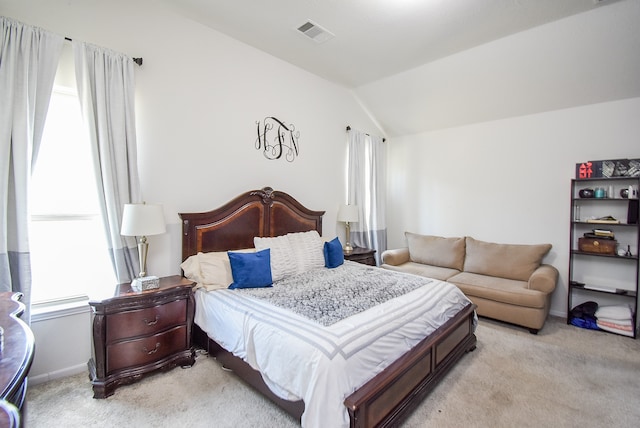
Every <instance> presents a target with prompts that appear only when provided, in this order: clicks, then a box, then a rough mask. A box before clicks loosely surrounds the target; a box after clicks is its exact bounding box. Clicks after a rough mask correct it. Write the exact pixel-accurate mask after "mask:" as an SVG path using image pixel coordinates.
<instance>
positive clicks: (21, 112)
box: [0, 17, 64, 322]
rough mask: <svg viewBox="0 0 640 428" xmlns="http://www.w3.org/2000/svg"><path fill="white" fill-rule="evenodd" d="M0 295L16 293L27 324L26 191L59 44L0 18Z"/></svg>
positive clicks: (49, 36)
mask: <svg viewBox="0 0 640 428" xmlns="http://www.w3.org/2000/svg"><path fill="white" fill-rule="evenodd" d="M0 31H1V32H2V36H1V37H2V38H1V40H0V165H1V167H0V189H1V190H0V191H1V192H2V197H1V198H0V215H1V216H2V228H0V291H19V292H22V293H23V294H24V297H23V298H22V301H23V302H24V303H25V305H26V307H27V310H26V313H25V314H24V315H23V319H24V320H25V321H26V322H29V321H30V315H29V314H30V305H31V261H30V253H29V233H28V225H29V204H28V189H29V181H30V176H31V171H32V168H33V165H34V164H35V162H36V157H37V154H38V149H39V147H40V142H41V139H42V132H43V129H44V122H45V118H46V115H47V110H48V108H49V100H50V99H51V91H52V89H53V82H54V78H55V75H56V69H57V64H58V59H59V57H60V53H61V52H62V44H63V43H64V38H63V37H62V36H59V35H57V34H53V33H50V32H47V31H44V30H42V29H40V28H37V27H32V26H29V25H26V24H23V23H20V22H17V21H14V20H11V19H8V18H5V17H0Z"/></svg>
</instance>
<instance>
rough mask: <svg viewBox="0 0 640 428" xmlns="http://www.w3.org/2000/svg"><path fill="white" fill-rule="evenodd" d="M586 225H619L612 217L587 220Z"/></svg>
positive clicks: (618, 221)
mask: <svg viewBox="0 0 640 428" xmlns="http://www.w3.org/2000/svg"><path fill="white" fill-rule="evenodd" d="M587 223H596V224H620V220H616V219H615V218H613V217H608V218H607V217H600V218H588V219H587Z"/></svg>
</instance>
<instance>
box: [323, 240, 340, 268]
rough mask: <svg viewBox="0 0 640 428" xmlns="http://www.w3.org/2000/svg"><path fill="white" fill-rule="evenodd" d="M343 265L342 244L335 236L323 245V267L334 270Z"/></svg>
mask: <svg viewBox="0 0 640 428" xmlns="http://www.w3.org/2000/svg"><path fill="white" fill-rule="evenodd" d="M343 263H344V253H343V252H342V244H341V243H340V240H339V239H338V237H337V236H336V237H335V238H333V239H332V240H331V241H329V242H325V243H324V266H325V267H328V268H336V267H338V266H340V265H341V264H343Z"/></svg>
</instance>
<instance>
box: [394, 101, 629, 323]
mask: <svg viewBox="0 0 640 428" xmlns="http://www.w3.org/2000/svg"><path fill="white" fill-rule="evenodd" d="M638 117H640V98H634V99H628V100H622V101H616V102H609V103H602V104H595V105H590V106H585V107H576V108H572V109H566V110H558V111H553V112H548V113H541V114H536V115H531V116H522V117H518V118H513V119H504V120H498V121H494V122H486V123H481V124H475V125H468V126H462V127H457V128H450V129H444V130H440V131H433V132H426V133H422V134H418V135H411V136H406V137H400V138H392V139H390V140H388V143H387V144H388V145H389V146H388V153H389V170H390V171H393V173H391V174H389V189H388V206H389V212H388V214H387V223H388V239H389V247H390V248H395V247H399V246H405V245H406V244H405V240H404V232H405V231H412V232H417V233H426V234H434V235H440V236H465V235H466V236H472V237H474V238H476V239H480V240H485V241H493V242H504V243H514V244H533V243H547V242H548V243H551V244H552V245H553V249H552V250H551V252H550V253H549V255H548V256H547V257H546V258H545V262H546V263H551V264H553V265H554V266H555V267H556V268H557V269H558V270H559V271H560V274H561V278H560V282H559V284H558V287H557V289H556V291H555V292H554V295H553V298H552V307H551V310H552V313H554V314H556V315H564V314H566V302H567V300H566V293H567V273H568V263H569V262H568V254H569V221H570V213H571V204H570V200H569V197H570V185H571V183H570V180H571V179H572V178H575V164H576V163H579V162H584V161H587V160H598V159H624V158H638V157H640V145H639V144H638V141H640V121H638ZM603 215H606V213H603Z"/></svg>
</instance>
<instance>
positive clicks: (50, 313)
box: [31, 296, 91, 324]
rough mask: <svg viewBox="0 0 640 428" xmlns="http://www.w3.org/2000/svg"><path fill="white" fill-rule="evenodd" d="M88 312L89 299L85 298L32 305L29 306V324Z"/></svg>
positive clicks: (78, 297)
mask: <svg viewBox="0 0 640 428" xmlns="http://www.w3.org/2000/svg"><path fill="white" fill-rule="evenodd" d="M90 310H91V307H90V306H89V297H87V296H76V297H72V298H69V299H63V300H55V301H48V302H42V303H34V304H33V305H31V323H32V324H33V323H34V322H40V321H46V320H51V319H55V318H62V317H67V316H70V315H77V314H83V313H86V312H89V311H90Z"/></svg>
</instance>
